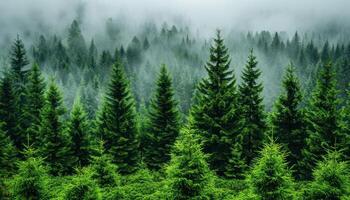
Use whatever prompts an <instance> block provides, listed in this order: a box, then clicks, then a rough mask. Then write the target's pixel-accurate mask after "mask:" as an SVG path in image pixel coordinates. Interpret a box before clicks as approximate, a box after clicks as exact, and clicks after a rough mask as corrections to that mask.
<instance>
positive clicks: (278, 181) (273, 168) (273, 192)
mask: <svg viewBox="0 0 350 200" xmlns="http://www.w3.org/2000/svg"><path fill="white" fill-rule="evenodd" d="M247 181H248V184H249V187H250V188H249V189H250V190H251V192H252V193H253V194H255V195H257V196H258V197H260V198H259V199H270V200H280V199H295V189H294V182H293V178H292V175H291V172H290V170H289V169H288V166H287V162H286V159H285V155H284V153H283V152H282V151H281V148H280V146H279V145H277V144H275V143H271V144H268V145H265V146H264V148H263V149H262V151H261V155H260V157H259V158H258V159H257V162H256V163H255V164H254V166H253V168H252V170H251V172H250V173H249V175H248V177H247Z"/></svg>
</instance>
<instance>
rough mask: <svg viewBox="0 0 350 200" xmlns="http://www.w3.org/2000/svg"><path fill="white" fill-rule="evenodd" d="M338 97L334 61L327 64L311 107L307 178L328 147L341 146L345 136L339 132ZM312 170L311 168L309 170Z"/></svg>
mask: <svg viewBox="0 0 350 200" xmlns="http://www.w3.org/2000/svg"><path fill="white" fill-rule="evenodd" d="M337 107H338V99H337V90H336V80H335V73H334V70H333V67H332V64H331V63H329V64H325V65H324V67H323V69H322V71H321V73H320V77H319V79H318V80H317V85H316V88H315V90H314V92H313V95H312V97H311V100H310V106H309V107H308V108H307V113H306V114H307V116H306V117H307V120H308V124H307V134H308V135H307V139H306V144H307V147H306V148H305V151H304V156H305V162H304V164H305V166H304V168H305V170H306V172H305V173H306V174H305V176H306V178H308V177H309V175H310V174H309V172H310V170H311V169H312V168H313V167H314V166H315V161H317V160H319V159H320V158H322V156H323V155H325V153H326V149H333V148H341V143H340V142H341V141H343V137H342V134H341V132H340V131H339V119H338V118H339V116H338V108H337ZM307 170H309V171H307Z"/></svg>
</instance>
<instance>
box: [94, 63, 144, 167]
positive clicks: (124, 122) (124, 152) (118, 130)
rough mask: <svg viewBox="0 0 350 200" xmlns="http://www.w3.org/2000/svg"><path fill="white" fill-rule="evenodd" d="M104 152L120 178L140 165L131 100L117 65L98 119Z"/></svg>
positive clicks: (134, 116)
mask: <svg viewBox="0 0 350 200" xmlns="http://www.w3.org/2000/svg"><path fill="white" fill-rule="evenodd" d="M99 118H100V119H99V130H100V134H102V135H101V137H102V139H103V141H104V142H105V149H106V152H107V153H110V154H111V155H112V157H113V162H114V163H115V164H117V166H118V169H119V172H120V173H121V174H128V173H132V172H134V171H135V170H136V169H137V167H138V164H139V161H140V160H139V159H140V152H139V149H138V145H139V141H138V133H137V127H136V114H135V108H134V100H133V98H132V96H131V92H130V89H129V83H128V80H127V79H126V76H125V73H124V71H123V66H122V65H121V64H120V63H116V64H114V65H113V71H112V74H111V81H110V83H109V86H108V91H107V94H106V96H105V102H104V105H103V108H102V112H101V113H100V117H99Z"/></svg>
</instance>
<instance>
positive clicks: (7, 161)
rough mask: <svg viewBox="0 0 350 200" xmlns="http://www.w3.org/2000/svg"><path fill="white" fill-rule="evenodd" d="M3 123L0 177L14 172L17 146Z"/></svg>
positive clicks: (0, 141)
mask: <svg viewBox="0 0 350 200" xmlns="http://www.w3.org/2000/svg"><path fill="white" fill-rule="evenodd" d="M3 125H4V124H0V179H1V178H4V177H6V176H8V175H9V174H11V173H12V172H13V170H14V169H15V161H16V148H15V147H14V145H13V143H12V141H11V139H10V138H9V137H8V136H7V135H6V133H5V131H4V130H3ZM0 185H1V182H0ZM0 187H1V186H0ZM0 196H1V195H0Z"/></svg>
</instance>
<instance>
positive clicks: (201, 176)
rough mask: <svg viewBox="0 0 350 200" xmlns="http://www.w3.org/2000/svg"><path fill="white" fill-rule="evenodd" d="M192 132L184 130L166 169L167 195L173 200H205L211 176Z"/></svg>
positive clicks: (210, 183) (210, 184) (204, 157)
mask: <svg viewBox="0 0 350 200" xmlns="http://www.w3.org/2000/svg"><path fill="white" fill-rule="evenodd" d="M194 134H195V133H194V132H193V131H192V130H184V131H183V132H182V133H181V136H180V138H179V139H178V141H176V143H175V146H174V150H173V152H172V154H171V161H170V164H169V166H168V167H167V168H166V175H167V176H166V178H167V181H168V187H169V193H170V194H171V197H172V198H173V199H205V196H204V192H205V190H207V189H208V187H211V186H212V184H213V183H212V175H211V172H210V170H209V168H208V164H207V162H206V156H205V155H204V154H203V153H202V147H201V144H200V143H199V141H198V139H197V138H196V136H195V135H194Z"/></svg>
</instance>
